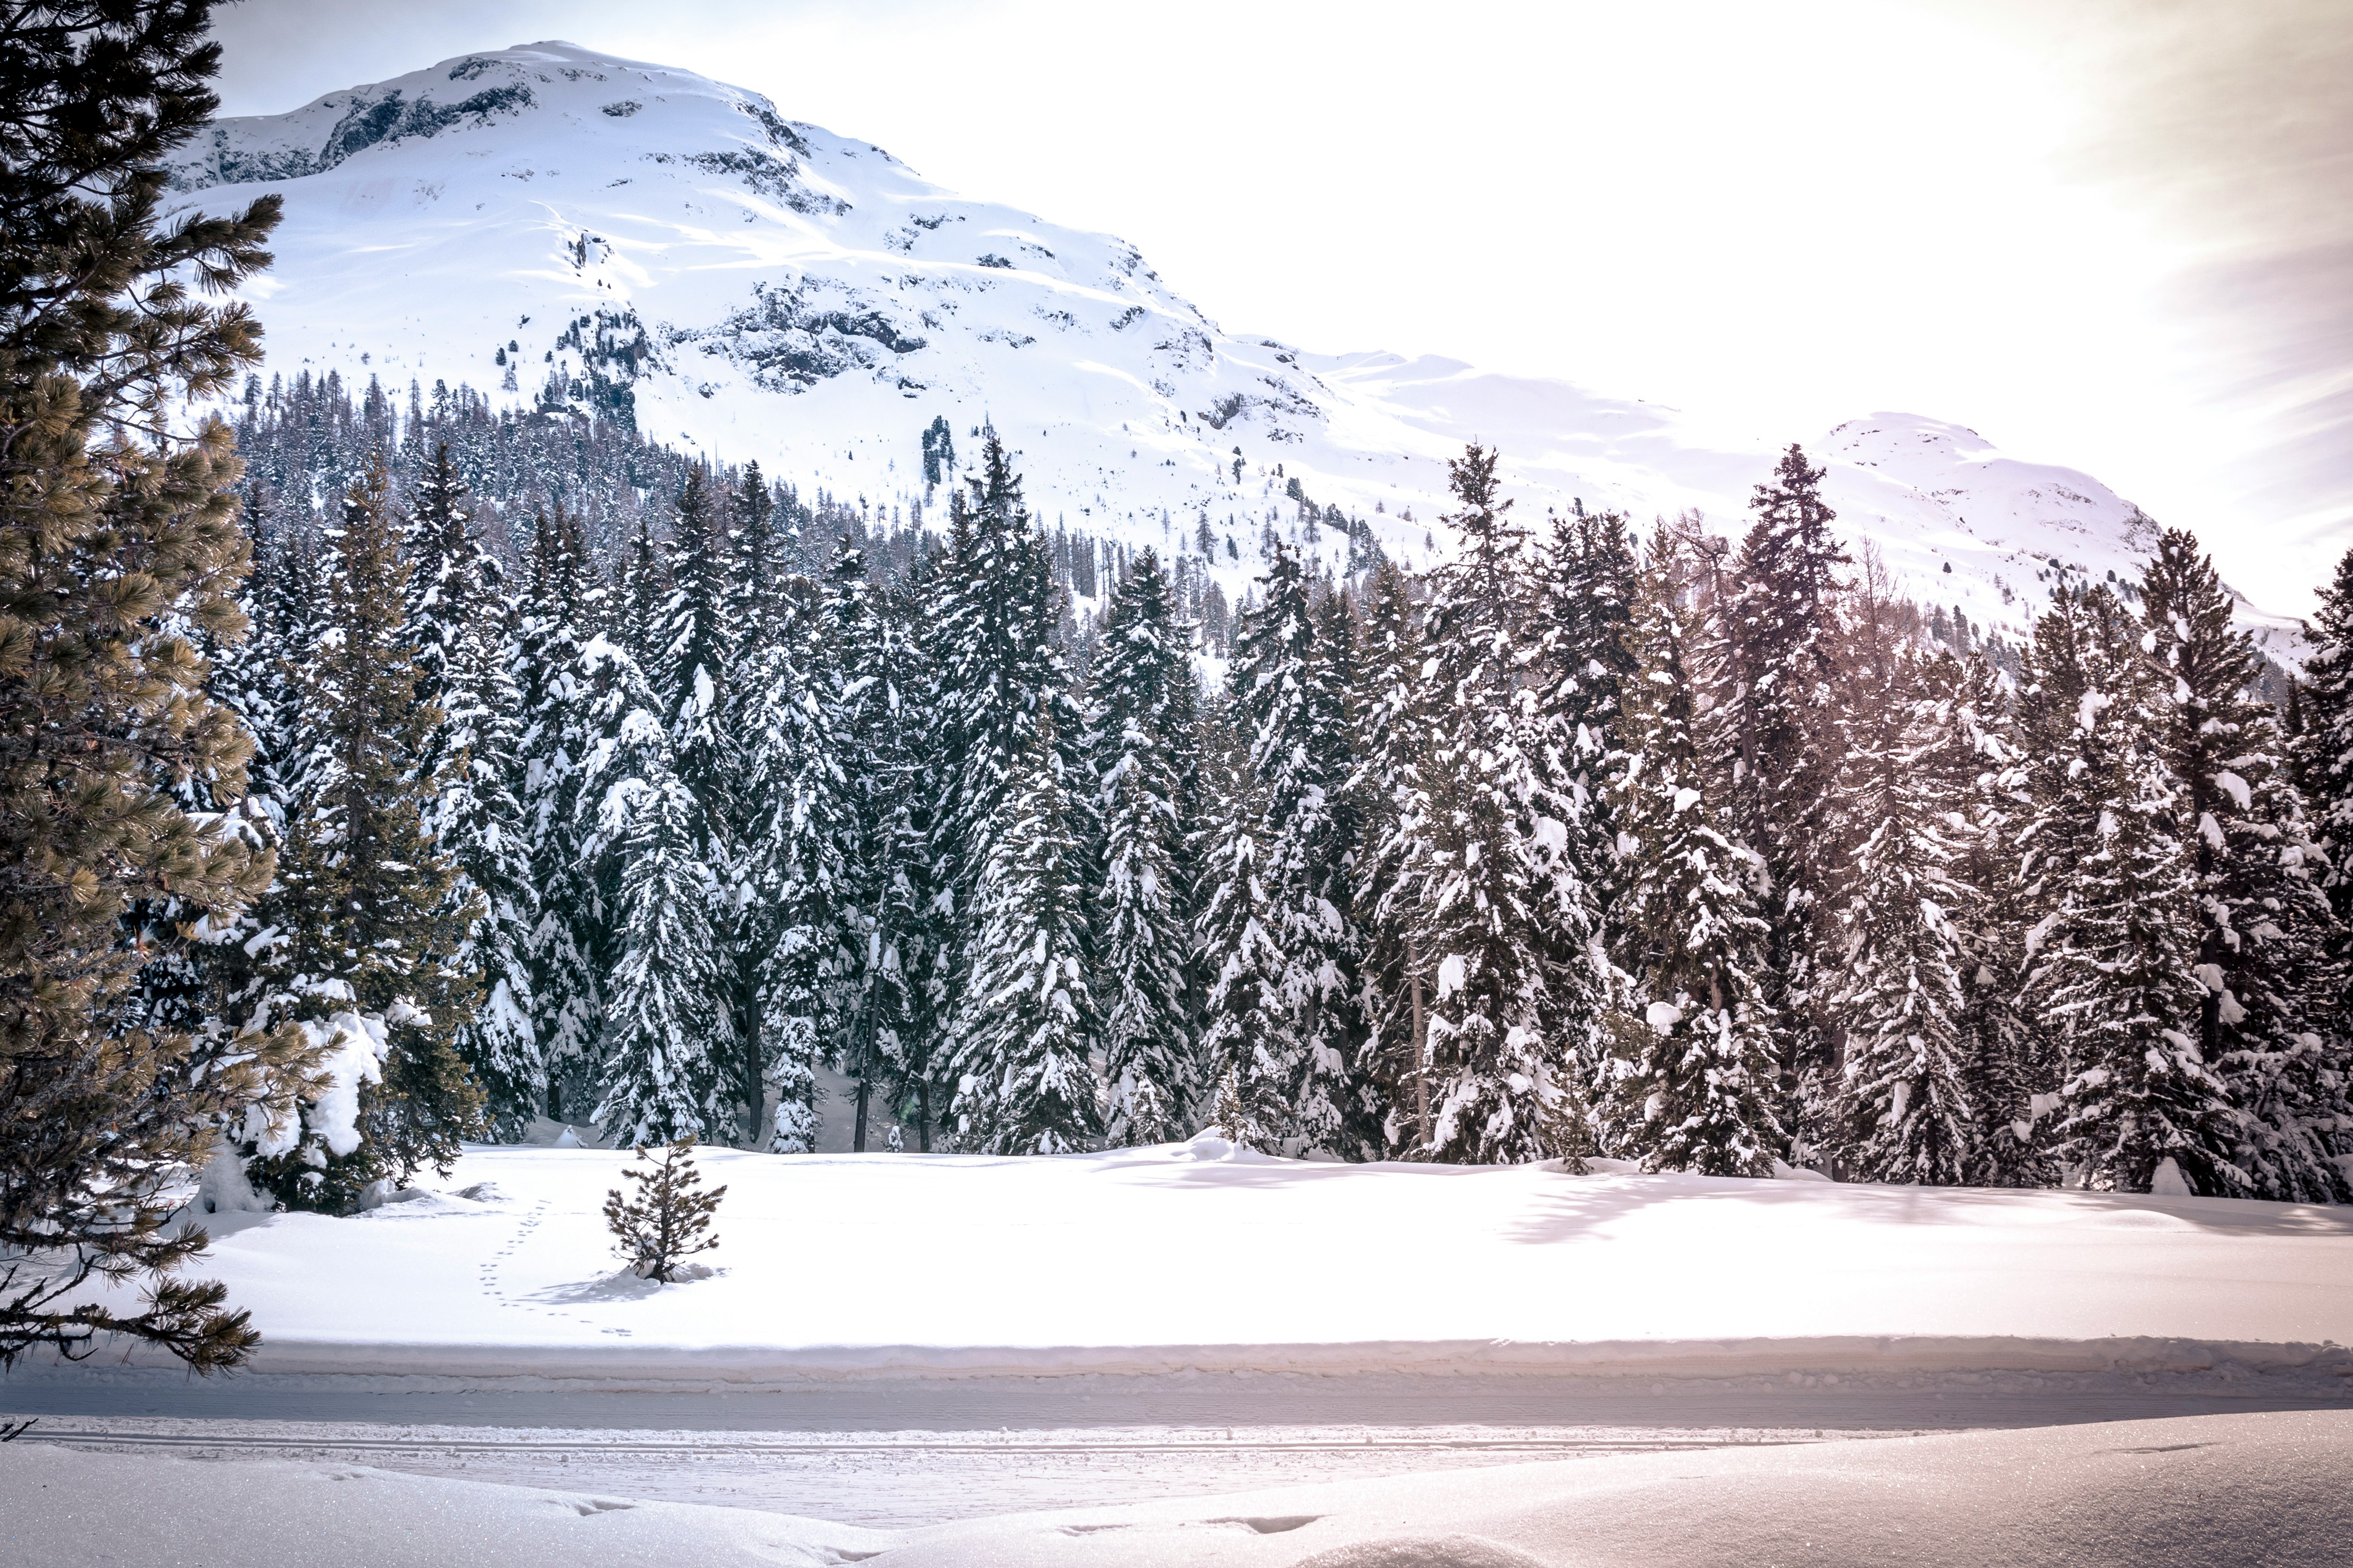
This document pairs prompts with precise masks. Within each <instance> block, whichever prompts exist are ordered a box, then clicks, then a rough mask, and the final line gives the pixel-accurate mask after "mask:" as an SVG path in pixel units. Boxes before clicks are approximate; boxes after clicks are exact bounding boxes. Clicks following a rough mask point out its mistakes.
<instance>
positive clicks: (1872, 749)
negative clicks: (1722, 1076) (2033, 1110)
mask: <svg viewBox="0 0 2353 1568" xmlns="http://www.w3.org/2000/svg"><path fill="white" fill-rule="evenodd" d="M1874 663H1875V668H1873V669H1872V670H1871V671H1870V673H1868V674H1867V675H1865V676H1864V678H1863V679H1862V680H1861V681H1860V682H1858V683H1857V684H1856V688H1855V689H1851V690H1850V693H1849V697H1848V702H1847V708H1848V714H1847V717H1848V720H1849V722H1848V723H1847V725H1846V733H1847V746H1846V749H1845V754H1844V756H1843V757H1842V759H1841V763H1842V767H1841V773H1842V777H1841V780H1840V790H1841V796H1842V797H1843V801H1844V809H1845V813H1846V815H1847V816H1848V819H1849V821H1850V822H1851V823H1852V824H1853V826H1854V828H1855V830H1856V832H1857V833H1858V834H1859V835H1860V837H1861V842H1860V843H1858V844H1857V845H1856V846H1855V847H1854V849H1853V851H1852V854H1851V856H1850V858H1849V859H1848V862H1847V872H1846V876H1845V878H1844V885H1843V889H1842V891H1841V896H1840V897H1839V898H1838V899H1837V901H1836V909H1835V920H1836V922H1837V926H1836V929H1837V930H1838V931H1839V934H1840V939H1841V940H1840V944H1839V947H1838V948H1837V949H1836V950H1834V951H1835V954H1836V961H1837V968H1836V970H1835V971H1834V973H1831V974H1830V975H1827V976H1825V983H1826V987H1827V989H1828V991H1829V993H1830V997H1829V1000H1830V1007H1831V1014H1832V1015H1833V1016H1835V1017H1837V1018H1838V1020H1839V1022H1840V1027H1841V1034H1842V1037H1843V1046H1844V1048H1843V1052H1842V1056H1843V1065H1842V1070H1841V1077H1840V1082H1839V1086H1838V1089H1837V1090H1836V1102H1835V1104H1834V1106H1833V1108H1832V1110H1831V1115H1830V1116H1829V1117H1828V1118H1826V1119H1825V1125H1826V1127H1827V1130H1828V1131H1829V1132H1830V1135H1831V1152H1832V1153H1833V1154H1834V1156H1835V1157H1836V1158H1837V1159H1838V1161H1839V1163H1840V1166H1841V1171H1842V1172H1843V1173H1847V1174H1849V1175H1852V1176H1854V1177H1858V1178H1860V1179H1862V1180H1864V1181H1873V1182H1901V1183H1911V1184H1924V1185H1933V1186H1952V1185H1957V1184H1960V1183H1961V1182H1963V1181H1965V1180H1967V1178H1968V1174H1969V1170H1970V1165H1971V1163H1972V1159H1973V1156H1974V1154H1975V1150H1976V1141H1977V1140H1976V1131H1975V1129H1974V1127H1973V1126H1972V1110H1971V1107H1970V1105H1969V1103H1968V1096H1967V1093H1966V1092H1965V1090H1964V1089H1963V1087H1962V1079H1963V1077H1964V1073H1965V1067H1964V1058H1963V1054H1962V1053H1963V1047H1962V1044H1961V1037H1960V1027H1961V1016H1962V1013H1963V1011H1964V1008H1965V1005H1966V1003H1965V1000H1964V997H1963V994H1962V988H1961V975H1960V966H1961V964H1962V963H1963V962H1964V956H1963V954H1964V948H1963V940H1962V936H1961V932H1960V931H1959V929H1958V928H1957V925H1956V923H1955V916H1956V915H1957V914H1958V913H1959V912H1960V911H1961V910H1962V907H1963V906H1964V905H1965V904H1966V903H1967V901H1968V897H1969V894H1968V889H1966V888H1964V887H1963V886H1962V885H1961V884H1960V883H1959V882H1958V881H1957V880H1956V879H1955V877H1954V866H1955V862H1956V860H1957V851H1956V849H1955V847H1954V845H1953V844H1952V842H1951V838H1950V832H1951V829H1950V823H1951V821H1952V819H1953V818H1954V816H1955V815H1956V810H1955V808H1956V806H1957V800H1956V798H1955V797H1954V796H1953V795H1951V794H1950V793H1949V792H1948V790H1947V787H1946V785H1947V782H1948V781H1947V779H1946V778H1945V777H1944V776H1943V775H1942V774H1941V773H1939V772H1938V770H1937V769H1936V767H1934V766H1933V765H1932V763H1933V753H1934V752H1935V751H1936V745H1937V742H1938V740H1939V738H1940V737H1939V734H1938V730H1939V728H1940V723H1941V720H1942V718H1943V715H1941V714H1940V713H1939V712H1938V711H1937V707H1938V705H1937V703H1936V700H1935V699H1934V698H1932V697H1930V696H1929V695H1928V694H1927V693H1926V692H1925V691H1924V690H1922V689H1921V681H1922V672H1921V671H1920V670H1919V669H1918V668H1916V667H1915V664H1914V661H1913V660H1912V659H1911V658H1909V657H1907V656H1905V655H1903V654H1902V653H1900V652H1898V653H1896V654H1895V655H1894V657H1892V658H1884V659H1882V660H1877V661H1874Z"/></svg>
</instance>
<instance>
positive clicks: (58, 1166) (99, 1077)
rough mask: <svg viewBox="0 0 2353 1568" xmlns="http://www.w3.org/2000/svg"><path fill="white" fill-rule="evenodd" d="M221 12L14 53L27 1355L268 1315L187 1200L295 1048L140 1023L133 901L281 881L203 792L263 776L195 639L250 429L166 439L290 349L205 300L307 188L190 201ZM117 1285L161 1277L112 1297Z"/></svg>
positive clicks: (229, 1329)
mask: <svg viewBox="0 0 2353 1568" xmlns="http://www.w3.org/2000/svg"><path fill="white" fill-rule="evenodd" d="M209 10H210V7H209V5H206V4H204V3H203V0H133V3H130V4H120V5H117V4H107V5H99V4H90V3H79V0H53V3H49V4H42V5H19V6H16V7H14V8H13V9H12V10H11V12H10V14H9V16H8V21H7V25H6V27H5V37H6V46H5V53H4V54H0V427H5V429H7V430H8V431H9V432H10V433H11V434H10V437H9V438H8V440H7V441H6V442H5V445H0V728H5V732H6V733H7V734H8V735H9V736H10V737H11V740H10V743H9V745H8V746H7V748H6V749H5V755H0V1366H5V1365H6V1364H8V1363H13V1362H14V1361H15V1360H16V1357H17V1356H19V1355H21V1354H23V1353H24V1352H26V1351H27V1350H28V1349H31V1348H33V1347H35V1346H47V1347H50V1348H52V1349H55V1350H57V1351H59V1352H64V1353H66V1354H69V1355H75V1356H79V1355H83V1354H87V1353H88V1352H89V1351H90V1349H91V1348H92V1338H93V1336H94V1335H95V1334H97V1333H99V1332H100V1331H111V1332H116V1333H121V1334H124V1335H127V1336H130V1337H132V1338H133V1339H137V1340H140V1341H143V1342H148V1343H151V1344H155V1345H160V1346H162V1347H163V1348H164V1349H166V1350H168V1351H169V1352H172V1353H173V1354H174V1355H176V1356H178V1357H179V1358H180V1359H181V1360H182V1361H184V1362H185V1363H188V1364H189V1365H191V1366H193V1367H195V1368H196V1369H198V1370H200V1371H206V1372H209V1371H212V1370H215V1369H216V1368H220V1367H225V1366H234V1365H237V1364H238V1363H242V1362H243V1361H245V1360H246V1359H247V1358H248V1356H249V1355H250V1354H251V1352H252V1348H253V1346H254V1344H255V1343H256V1342H257V1341H258V1339H259V1334H258V1333H257V1332H256V1331H255V1330H254V1328H253V1327H252V1325H251V1323H250V1322H249V1321H248V1318H247V1315H246V1313H245V1312H243V1311H242V1310H230V1309H228V1308H227V1306H226V1305H225V1294H226V1293H225V1291H224V1290H223V1289H222V1288H221V1287H220V1286H218V1285H216V1284H208V1283H205V1282H201V1281H196V1280H190V1279H183V1278H180V1277H178V1276H179V1270H181V1269H182V1268H184V1267H185V1266H186V1265H187V1264H188V1263H189V1262H190V1261H192V1260H194V1259H195V1258H199V1257H201V1256H202V1255H203V1253H204V1250H205V1247H206V1236H205V1233H204V1231H203V1230H202V1229H201V1228H199V1227H196V1226H176V1227H172V1228H168V1229H167V1228H166V1223H165V1222H166V1221H167V1219H168V1218H169V1217H170V1215H172V1213H173V1211H174V1209H175V1208H176V1206H177V1205H178V1204H179V1203H180V1201H181V1200H180V1195H179V1194H180V1192H181V1190H182V1189H181V1187H180V1184H181V1182H182V1181H183V1180H184V1179H185V1176H186V1174H187V1173H189V1172H190V1171H191V1170H192V1169H193V1168H194V1167H195V1166H196V1165H199V1164H201V1163H203V1162H204V1161H205V1160H206V1158H207V1157H208V1156H209V1154H210V1153H211V1152H212V1149H213V1146H214V1141H215V1133H214V1131H213V1130H214V1128H215V1127H216V1125H218V1122H219V1121H220V1120H221V1119H224V1118H237V1117H239V1116H241V1115H242V1113H243V1111H244V1109H245V1107H246V1106H247V1105H248V1104H251V1103H254V1102H257V1101H259V1100H261V1099H262V1098H263V1097H265V1096H266V1095H268V1094H269V1093H270V1092H271V1087H270V1081H269V1080H270V1079H271V1078H272V1077H273V1076H274V1075H275V1074H276V1073H277V1072H278V1071H280V1070H282V1069H286V1068H290V1066H291V1065H292V1064H291V1063H290V1052H291V1051H292V1049H293V1041H292V1038H291V1037H290V1036H285V1035H280V1036H277V1037H270V1038H269V1039H266V1040H264V1039H257V1038H250V1037H249V1038H245V1039H240V1040H237V1041H234V1042H232V1041H229V1040H227V1039H206V1038H201V1037H195V1036H192V1035H190V1034H188V1033H185V1032H182V1031H178V1030H170V1029H152V1028H147V1027H143V1026H138V1025H136V1024H130V1025H129V1026H126V1021H125V1020H124V1019H122V1018H121V1016H120V1013H119V1009H120V1007H121V1003H122V1001H123V999H124V997H125V994H126V993H127V992H128V991H129V989H130V987H131V986H132V983H133V981H134V979H135V977H136V975H137V973H138V970H139V968H140V967H141V965H142V963H145V962H148V961H150V960H152V959H153V957H154V956H155V955H156V952H157V950H156V949H155V948H154V947H153V946H152V945H149V946H144V947H142V946H139V945H133V944H129V943H124V942H120V941H118V940H117V939H118V936H119V934H120V933H121V921H122V918H123V916H124V914H125V912H126V910H127V908H128V907H129V906H130V905H131V904H132V903H133V902H134V901H147V902H150V903H160V902H162V901H164V900H167V899H174V898H176V899H179V900H184V901H185V903H186V904H187V905H188V906H189V907H190V908H192V909H194V908H203V909H206V910H219V911H222V912H223V913H224V914H227V913H230V912H233V911H235V910H239V909H242V908H243V907H244V906H245V905H247V904H248V902H249V901H250V900H252V899H253V898H254V897H255V896H256V895H257V894H258V893H259V891H260V890H261V889H262V888H263V887H264V886H265V885H266V884H267V882H268V880H269V871H270V868H269V856H268V854H267V853H266V852H257V849H256V847H255V846H254V844H253V843H252V842H251V840H250V839H249V838H248V837H246V836H244V835H241V834H239V833H238V832H237V831H236V829H235V825H234V824H233V823H231V822H228V821H224V820H222V819H219V818H215V819H212V820H210V821H206V820H203V819H200V818H197V817H195V816H191V815H190V814H189V813H188V812H187V811H186V810H185V807H184V806H183V805H181V804H180V803H179V801H178V800H177V799H176V798H175V794H174V792H175V788H176V786H177V785H178V784H180V783H181V782H182V781H184V780H186V779H189V778H192V777H195V776H197V775H200V774H201V775H206V777H207V778H208V781H209V783H208V788H209V789H210V791H211V793H212V794H213V795H214V796H215V798H216V800H218V801H220V802H222V803H224V804H226V803H227V802H228V801H230V800H233V799H235V798H236V797H237V795H240V794H241V793H242V789H243V779H242V776H241V775H242V773H243V769H244V764H245V760H246V757H247V754H248V744H249V743H248V741H247V740H246V738H245V737H244V736H243V735H242V734H241V733H240V731H239V728H238V725H237V720H236V717H235V715H234V714H232V713H231V712H229V711H228V710H226V709H225V708H223V707H222V706H221V705H219V704H218V703H216V702H215V701H213V700H209V699H208V698H206V696H205V695H204V693H203V687H204V683H205V679H206V668H205V665H204V661H203V660H202V659H201V658H199V657H198V656H197V655H196V653H195V649H194V648H193V647H192V646H191V644H190V640H189V638H188V637H187V635H186V628H189V627H195V628H198V629H200V630H201V631H202V632H203V633H204V634H205V635H206V636H208V637H212V638H214V639H216V640H218V641H222V642H226V641H228V640H231V639H233V638H235V637H237V634H238V633H239V632H240V630H241V629H242V623H243V619H244V617H243V616H241V615H240V614H239V612H238V610H237V605H236V602H235V595H236V594H237V584H238V581H239V579H240V578H241V577H242V576H243V575H244V572H245V567H246V549H245V545H244V542H243V540H242V538H241V537H240V534H239V531H238V529H237V502H236V497H235V495H234V493H233V490H232V488H231V487H232V486H234V484H235V483H236V481H237V460H236V459H235V458H233V457H232V456H231V455H230V437H229V432H228V430H227V426H223V425H221V424H219V423H218V422H216V421H211V420H207V421H206V422H205V423H204V424H203V425H202V426H201V427H200V428H199V431H198V434H197V435H196V437H195V438H194V439H193V440H187V441H179V440H167V439H166V438H164V437H161V436H151V435H150V434H149V433H150V432H160V431H163V430H164V429H165V428H166V427H167V421H166V420H165V419H164V411H165V410H166V409H177V408H180V407H183V406H185V405H183V403H182V401H181V400H182V399H183V398H189V399H193V400H194V401H195V403H196V404H197V405H203V404H204V403H206V401H208V400H210V399H213V398H216V397H220V396H224V395H227V394H228V393H230V391H231V390H232V377H233V376H234V374H236V373H237V371H239V370H240V369H242V368H243V367H245V366H247V365H250V364H253V363H258V362H259V358H260V345H259V330H258V328H257V327H256V325H255V323H254V322H253V321H252V319H251V317H250V316H249V314H248V311H247V309H246V307H245V306H244V305H242V304H225V305H216V304H212V303H207V302H206V301H205V300H203V299H202V298H201V296H200V294H199V293H198V291H197V290H198V287H201V288H203V289H206V290H217V291H224V292H225V291H226V290H227V289H232V288H234V287H235V286H236V285H237V284H238V283H239V282H241V281H242V280H244V279H247V278H248V277H250V276H252V275H253V274H254V273H256V272H258V271H259V269H260V268H263V267H264V266H266V265H267V264H268V261H269V257H268V255H267V253H266V252H265V251H264V250H263V249H262V246H263V243H264V242H265V241H266V239H267V238H268V237H269V230H270V228H271V227H272V226H274V225H275V223H276V221H277V216H278V205H279V204H278V198H277V197H276V196H274V195H272V196H267V197H264V198H262V199H261V200H259V201H258V202H256V203H255V204H253V205H251V206H250V207H248V208H247V209H246V210H245V211H243V212H241V213H237V214H233V215H230V216H221V217H203V216H183V217H180V218H177V219H174V220H171V221H169V222H166V221H164V219H162V218H161V216H159V208H160V205H161V204H162V202H163V200H164V195H165V189H166V186H165V179H164V173H163V170H162V168H161V165H162V163H163V162H164V158H165V156H166V155H167V154H168V153H170V152H171V151H172V150H173V149H174V148H175V147H178V146H180V145H182V144H184V143H185V142H186V141H187V140H188V139H189V138H190V137H191V136H193V135H195V133H196V132H197V131H198V129H199V128H200V127H201V126H202V125H203V124H204V123H205V122H206V120H207V119H208V118H209V117H210V116H211V114H212V113H213V111H214V110H215V109H216V108H217V107H218V104H217V100H216V99H215V98H214V96H213V94H212V93H211V91H210V90H209V89H208V88H207V86H206V83H207V81H208V80H209V79H210V78H211V77H212V76H213V75H214V74H215V72H216V70H217V69H218V67H219V59H220V55H219V48H218V46H216V45H215V44H213V43H210V42H208V41H207V40H206V37H205V29H206V18H207V15H208V13H209ZM170 423H178V422H177V421H172V422H170ZM174 940H175V941H176V940H180V938H179V937H178V935H177V933H174ZM93 1276H96V1277H99V1278H101V1279H108V1280H111V1281H119V1282H126V1283H127V1282H132V1281H138V1282H140V1283H142V1284H143V1285H145V1286H146V1287H147V1288H148V1289H149V1291H150V1294H149V1295H148V1296H147V1297H146V1299H145V1300H144V1301H143V1302H142V1303H141V1304H140V1305H138V1306H136V1307H129V1306H126V1307H124V1308H122V1309H121V1310H111V1309H107V1308H102V1307H97V1306H93V1305H89V1304H87V1303H88V1302H89V1300H90V1297H89V1295H88V1294H86V1287H87V1286H88V1283H89V1281H90V1279H92V1277H93Z"/></svg>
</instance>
